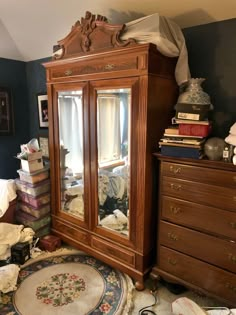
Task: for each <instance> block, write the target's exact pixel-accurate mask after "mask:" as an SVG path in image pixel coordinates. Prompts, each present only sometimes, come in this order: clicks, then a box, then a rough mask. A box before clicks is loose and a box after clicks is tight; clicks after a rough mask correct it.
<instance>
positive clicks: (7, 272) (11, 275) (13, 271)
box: [0, 264, 20, 293]
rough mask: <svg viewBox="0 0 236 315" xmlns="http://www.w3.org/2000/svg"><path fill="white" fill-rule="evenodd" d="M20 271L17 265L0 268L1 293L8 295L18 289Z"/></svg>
mask: <svg viewBox="0 0 236 315" xmlns="http://www.w3.org/2000/svg"><path fill="white" fill-rule="evenodd" d="M19 271H20V267H19V266H17V265H15V264H10V265H6V266H3V267H0V279H1V281H0V292H3V293H7V292H10V291H14V290H16V289H17V287H16V283H17V278H18V274H19Z"/></svg>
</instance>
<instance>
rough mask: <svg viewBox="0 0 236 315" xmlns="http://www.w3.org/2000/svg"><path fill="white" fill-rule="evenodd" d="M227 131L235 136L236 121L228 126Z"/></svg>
mask: <svg viewBox="0 0 236 315" xmlns="http://www.w3.org/2000/svg"><path fill="white" fill-rule="evenodd" d="M229 133H230V134H232V135H234V136H236V123H234V124H233V125H232V126H231V127H230V130H229Z"/></svg>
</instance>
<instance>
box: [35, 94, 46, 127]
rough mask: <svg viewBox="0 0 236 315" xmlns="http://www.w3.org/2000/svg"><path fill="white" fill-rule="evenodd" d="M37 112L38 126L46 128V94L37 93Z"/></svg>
mask: <svg viewBox="0 0 236 315" xmlns="http://www.w3.org/2000/svg"><path fill="white" fill-rule="evenodd" d="M37 98H38V113H39V127H40V128H48V96H47V94H38V95H37Z"/></svg>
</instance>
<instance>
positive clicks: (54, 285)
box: [0, 254, 133, 315]
mask: <svg viewBox="0 0 236 315" xmlns="http://www.w3.org/2000/svg"><path fill="white" fill-rule="evenodd" d="M17 287H18V288H17V290H16V291H15V292H10V293H8V294H4V295H2V297H1V304H0V314H1V315H42V314H47V315H85V314H86V315H89V314H94V315H101V314H106V315H125V314H128V313H129V311H130V308H131V306H132V303H131V299H130V297H131V295H132V290H133V287H132V285H131V284H130V278H129V277H127V276H126V275H124V274H123V273H121V272H119V271H118V270H115V269H113V268H112V267H110V266H108V265H106V264H104V263H102V262H101V261H99V260H97V259H95V258H93V257H91V256H88V255H85V254H70V255H60V256H52V257H48V258H44V259H42V260H37V261H34V262H32V263H31V264H29V265H27V266H25V267H24V268H22V269H21V271H20V273H19V277H18V284H17Z"/></svg>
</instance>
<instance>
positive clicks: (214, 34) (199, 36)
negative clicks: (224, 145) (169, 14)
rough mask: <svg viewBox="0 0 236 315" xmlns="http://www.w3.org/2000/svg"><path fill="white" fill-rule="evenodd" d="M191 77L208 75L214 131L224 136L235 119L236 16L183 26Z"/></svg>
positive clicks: (207, 90) (205, 83) (206, 82)
mask: <svg viewBox="0 0 236 315" xmlns="http://www.w3.org/2000/svg"><path fill="white" fill-rule="evenodd" d="M183 33H184V36H185V39H186V45H187V48H188V54H189V65H190V70H191V75H192V77H195V78H199V77H203V78H206V81H205V82H204V83H203V85H202V86H203V88H204V90H205V91H206V92H207V93H208V94H209V95H210V97H211V101H212V104H213V105H214V111H213V113H212V115H211V116H212V119H213V133H214V135H216V136H219V137H222V138H225V136H227V135H228V132H229V128H230V126H231V125H232V124H233V123H235V122H236V82H235V81H236V75H235V73H236V40H235V34H236V19H232V20H226V21H222V22H216V23H211V24H206V25H201V26H196V27H191V28H187V29H184V30H183Z"/></svg>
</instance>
